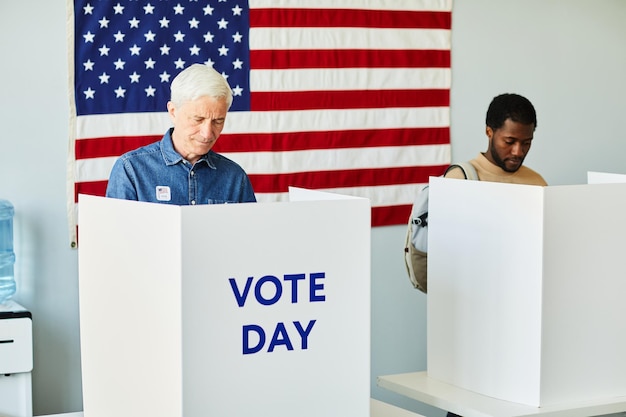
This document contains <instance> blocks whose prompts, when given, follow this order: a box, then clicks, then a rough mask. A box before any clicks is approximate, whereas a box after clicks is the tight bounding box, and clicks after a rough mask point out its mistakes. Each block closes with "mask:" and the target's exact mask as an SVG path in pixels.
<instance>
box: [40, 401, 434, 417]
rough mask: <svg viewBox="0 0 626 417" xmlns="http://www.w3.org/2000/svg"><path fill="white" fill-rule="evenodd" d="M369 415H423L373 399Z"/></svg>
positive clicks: (73, 416) (57, 416) (72, 415)
mask: <svg viewBox="0 0 626 417" xmlns="http://www.w3.org/2000/svg"><path fill="white" fill-rule="evenodd" d="M42 417H83V412H82V411H79V412H77V413H65V414H50V415H48V416H42ZM370 417H424V416H422V415H421V414H415V413H412V412H410V411H407V410H405V409H402V408H399V407H396V406H395V405H391V404H387V403H384V402H382V401H378V400H375V399H371V400H370Z"/></svg>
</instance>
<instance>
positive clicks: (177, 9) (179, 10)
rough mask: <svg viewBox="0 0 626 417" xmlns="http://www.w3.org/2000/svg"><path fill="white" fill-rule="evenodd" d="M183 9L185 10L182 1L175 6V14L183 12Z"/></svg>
mask: <svg viewBox="0 0 626 417" xmlns="http://www.w3.org/2000/svg"><path fill="white" fill-rule="evenodd" d="M183 10H185V8H184V7H183V6H181V5H180V3H178V4H177V5H176V6H174V14H183Z"/></svg>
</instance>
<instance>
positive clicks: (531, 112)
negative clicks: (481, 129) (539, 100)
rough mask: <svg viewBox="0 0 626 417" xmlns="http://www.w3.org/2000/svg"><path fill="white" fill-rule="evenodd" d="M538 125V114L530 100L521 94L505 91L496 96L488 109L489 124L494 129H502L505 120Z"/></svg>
mask: <svg viewBox="0 0 626 417" xmlns="http://www.w3.org/2000/svg"><path fill="white" fill-rule="evenodd" d="M507 119H511V120H512V121H514V122H518V123H522V124H525V125H529V124H534V125H535V128H536V127H537V114H536V113H535V108H534V107H533V105H532V103H531V102H530V100H528V99H527V98H526V97H522V96H520V95H519V94H512V93H505V94H500V95H499V96H496V97H494V98H493V100H492V101H491V104H489V109H487V120H486V122H487V126H489V127H490V128H491V129H493V130H497V129H500V128H501V127H502V126H503V125H504V122H505V120H507Z"/></svg>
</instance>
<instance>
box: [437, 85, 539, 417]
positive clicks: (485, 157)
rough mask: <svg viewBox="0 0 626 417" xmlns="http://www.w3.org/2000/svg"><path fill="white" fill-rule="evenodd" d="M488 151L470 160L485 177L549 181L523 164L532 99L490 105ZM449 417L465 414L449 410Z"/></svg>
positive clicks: (532, 121) (504, 97) (505, 98)
mask: <svg viewBox="0 0 626 417" xmlns="http://www.w3.org/2000/svg"><path fill="white" fill-rule="evenodd" d="M486 123H487V127H486V133H487V137H488V138H489V145H488V147H487V151H486V152H484V153H479V154H478V156H477V157H476V158H474V159H472V160H471V161H470V163H471V164H472V165H473V166H474V168H476V173H477V174H478V178H479V179H480V180H481V181H492V182H506V183H511V184H530V185H542V186H545V185H548V184H547V183H546V181H545V180H544V179H543V177H542V176H541V175H540V174H539V173H537V172H535V171H533V170H532V169H530V168H528V167H526V166H524V165H523V163H524V158H526V155H528V151H530V146H531V144H532V141H533V135H534V132H535V128H536V127H537V114H536V113H535V108H534V107H533V105H532V103H531V102H530V101H529V100H528V99H527V98H525V97H522V96H520V95H518V94H501V95H499V96H496V97H495V98H494V99H493V100H492V101H491V104H490V105H489V108H488V109H487V118H486ZM445 177H446V178H458V179H464V178H465V175H464V174H463V171H462V170H461V169H460V168H452V169H450V170H449V171H448V172H447V173H446V175H445ZM447 417H461V416H459V415H458V414H454V413H448V415H447Z"/></svg>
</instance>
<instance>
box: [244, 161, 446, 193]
mask: <svg viewBox="0 0 626 417" xmlns="http://www.w3.org/2000/svg"><path fill="white" fill-rule="evenodd" d="M446 166H447V165H431V166H414V167H399V168H380V169H354V170H343V171H310V172H295V173H289V174H250V175H249V176H250V181H251V182H252V186H253V188H254V191H255V192H257V193H282V192H287V191H288V190H289V188H288V187H289V186H292V187H301V188H307V189H312V190H318V189H329V188H335V187H337V184H341V187H371V186H382V185H399V184H416V183H427V182H428V177H430V176H438V175H442V174H443V173H444V171H445V169H446Z"/></svg>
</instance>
